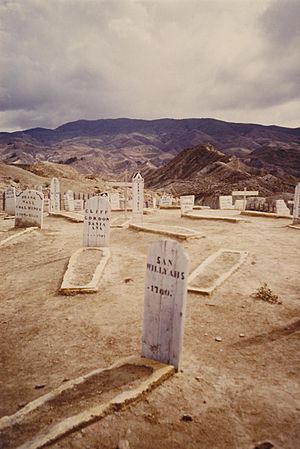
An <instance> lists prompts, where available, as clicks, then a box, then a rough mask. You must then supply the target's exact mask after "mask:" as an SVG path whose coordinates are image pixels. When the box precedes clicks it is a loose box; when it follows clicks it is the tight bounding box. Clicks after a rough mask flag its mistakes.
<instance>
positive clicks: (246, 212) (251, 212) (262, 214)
mask: <svg viewBox="0 0 300 449" xmlns="http://www.w3.org/2000/svg"><path fill="white" fill-rule="evenodd" d="M240 215H248V216H250V217H265V218H287V219H288V220H291V219H292V218H293V216H292V215H278V214H273V213H270V212H259V211H254V210H242V211H241V212H240Z"/></svg>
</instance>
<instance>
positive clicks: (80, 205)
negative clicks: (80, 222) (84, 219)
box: [74, 200, 83, 212]
mask: <svg viewBox="0 0 300 449" xmlns="http://www.w3.org/2000/svg"><path fill="white" fill-rule="evenodd" d="M82 210H83V200H74V211H75V212H80V211H82Z"/></svg>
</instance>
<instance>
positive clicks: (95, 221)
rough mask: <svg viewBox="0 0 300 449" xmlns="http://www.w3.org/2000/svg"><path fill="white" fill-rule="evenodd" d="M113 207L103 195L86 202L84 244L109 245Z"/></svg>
mask: <svg viewBox="0 0 300 449" xmlns="http://www.w3.org/2000/svg"><path fill="white" fill-rule="evenodd" d="M110 219H111V207H110V204H109V201H108V200H107V199H106V198H103V197H101V196H93V197H92V198H90V199H89V200H87V202H86V206H85V214H84V222H83V246H94V247H105V246H109V235H110Z"/></svg>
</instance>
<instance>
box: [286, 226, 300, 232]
mask: <svg viewBox="0 0 300 449" xmlns="http://www.w3.org/2000/svg"><path fill="white" fill-rule="evenodd" d="M287 227H288V228H292V229H298V231H300V225H299V226H297V225H293V224H291V225H287Z"/></svg>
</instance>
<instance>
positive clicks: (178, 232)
mask: <svg viewBox="0 0 300 449" xmlns="http://www.w3.org/2000/svg"><path fill="white" fill-rule="evenodd" d="M129 229H132V230H133V231H142V232H151V233H152V234H160V235H166V236H168V237H173V238H178V239H181V240H188V239H192V238H199V237H202V235H201V234H200V233H198V232H197V231H194V230H193V229H189V228H184V227H180V226H163V225H156V224H155V225H153V224H145V225H138V224H135V223H130V224H129Z"/></svg>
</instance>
